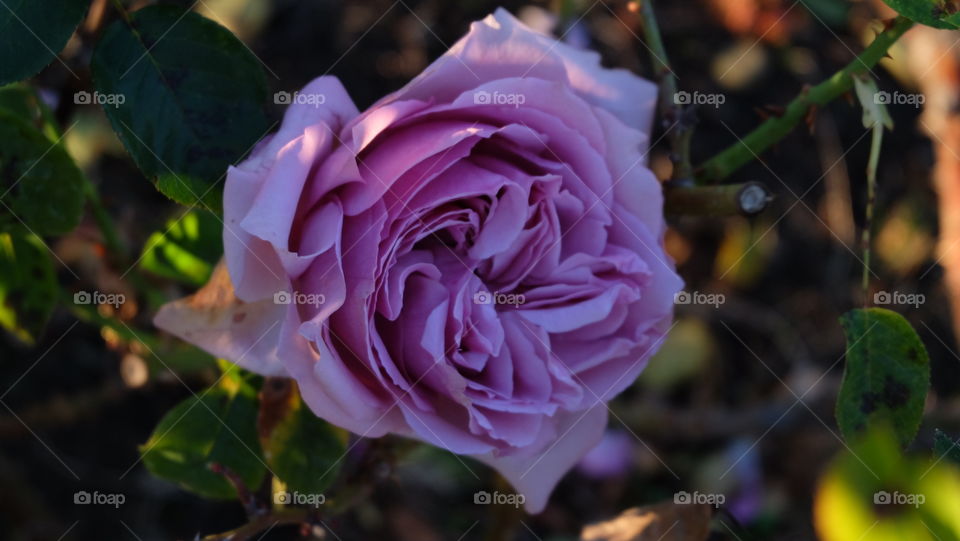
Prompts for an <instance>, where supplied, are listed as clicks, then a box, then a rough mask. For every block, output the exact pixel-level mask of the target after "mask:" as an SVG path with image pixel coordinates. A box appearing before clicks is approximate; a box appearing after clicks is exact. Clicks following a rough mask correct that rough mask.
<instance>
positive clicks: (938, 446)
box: [933, 428, 960, 464]
mask: <svg viewBox="0 0 960 541" xmlns="http://www.w3.org/2000/svg"><path fill="white" fill-rule="evenodd" d="M933 454H934V458H935V459H940V458H946V459H947V460H949V461H950V462H953V463H954V464H960V442H958V441H954V439H953V438H951V437H950V436H948V435H947V433H946V432H944V431H943V430H940V429H939V428H938V429H936V430H934V431H933Z"/></svg>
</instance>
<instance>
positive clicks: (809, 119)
mask: <svg viewBox="0 0 960 541" xmlns="http://www.w3.org/2000/svg"><path fill="white" fill-rule="evenodd" d="M817 111H818V108H817V104H815V103H814V104H812V105H811V106H810V108H809V109H807V114H806V115H805V116H804V118H803V121H804V122H806V124H807V129H808V130H810V135H813V126H814V123H815V122H816V121H817Z"/></svg>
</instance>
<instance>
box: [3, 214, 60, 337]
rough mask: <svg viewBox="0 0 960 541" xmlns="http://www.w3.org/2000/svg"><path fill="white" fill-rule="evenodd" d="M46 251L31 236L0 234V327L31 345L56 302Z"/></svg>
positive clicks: (49, 262)
mask: <svg viewBox="0 0 960 541" xmlns="http://www.w3.org/2000/svg"><path fill="white" fill-rule="evenodd" d="M57 294H58V289H57V276H56V272H55V271H54V267H53V262H52V261H51V260H50V253H49V251H48V250H47V248H46V246H44V245H43V241H42V240H40V239H39V238H38V237H36V236H35V235H31V234H29V233H27V234H12V235H11V234H10V233H0V327H3V328H4V329H6V330H8V331H10V332H11V333H13V335H14V336H16V337H17V338H19V339H20V340H22V341H24V342H26V343H27V344H31V345H32V344H34V343H35V342H36V338H37V336H38V335H39V334H40V333H41V332H42V331H43V328H44V327H45V326H46V324H47V320H49V319H50V314H51V313H52V312H53V307H54V306H55V305H56V303H57Z"/></svg>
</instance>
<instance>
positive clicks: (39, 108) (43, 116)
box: [0, 83, 60, 142]
mask: <svg viewBox="0 0 960 541" xmlns="http://www.w3.org/2000/svg"><path fill="white" fill-rule="evenodd" d="M0 109H4V110H7V111H9V112H11V113H13V114H14V115H16V116H18V117H20V118H21V119H23V120H26V121H27V122H29V123H30V124H32V125H33V127H34V128H37V129H38V130H40V131H41V132H42V133H43V134H44V135H46V136H47V139H50V141H53V142H56V141H58V140H59V139H60V130H58V129H57V122H56V120H55V119H54V117H53V112H52V111H51V110H50V108H49V107H47V104H45V103H43V100H41V99H40V96H39V95H38V94H37V92H36V91H35V90H34V89H33V88H32V87H30V86H29V85H26V84H23V83H13V84H9V85H7V86H3V87H0Z"/></svg>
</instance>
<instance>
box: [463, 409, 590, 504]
mask: <svg viewBox="0 0 960 541" xmlns="http://www.w3.org/2000/svg"><path fill="white" fill-rule="evenodd" d="M554 422H555V427H554V428H553V429H543V430H541V437H540V438H539V440H540V441H539V442H538V444H535V446H531V448H532V449H542V451H540V452H535V453H532V454H531V453H529V452H527V453H524V454H517V455H509V456H494V455H481V456H476V457H475V458H477V459H479V460H480V461H482V462H484V463H486V464H488V465H490V466H491V467H492V468H494V469H496V470H497V471H498V472H500V474H501V475H503V476H504V477H505V478H506V479H507V481H509V482H510V484H511V485H513V488H515V489H516V490H517V492H518V493H520V494H523V496H524V497H525V498H526V503H525V505H524V507H525V508H526V510H527V512H528V513H539V512H540V511H543V508H544V507H546V505H547V500H548V499H549V498H550V493H551V492H553V489H554V487H556V486H557V483H558V482H560V479H561V478H562V477H563V476H564V475H565V474H566V473H567V471H569V470H570V468H572V467H573V466H574V465H575V464H576V463H577V462H578V461H579V460H580V458H582V457H583V456H584V455H585V454H587V452H589V451H590V449H592V448H593V447H594V446H595V445H596V444H597V443H598V442H599V441H600V438H601V437H602V436H603V431H604V429H606V427H607V408H606V406H605V405H603V404H597V405H595V406H594V407H592V408H590V409H588V410H586V411H573V412H567V411H561V412H559V413H557V415H556V417H555V419H554Z"/></svg>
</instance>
